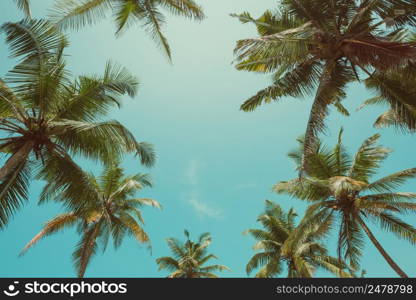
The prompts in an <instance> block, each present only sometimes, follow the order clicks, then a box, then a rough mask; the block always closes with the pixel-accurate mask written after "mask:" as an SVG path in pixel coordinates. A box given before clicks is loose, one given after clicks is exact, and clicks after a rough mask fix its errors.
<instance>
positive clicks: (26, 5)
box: [14, 0, 31, 18]
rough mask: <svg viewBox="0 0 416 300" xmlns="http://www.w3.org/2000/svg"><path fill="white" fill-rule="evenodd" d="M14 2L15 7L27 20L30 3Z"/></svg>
mask: <svg viewBox="0 0 416 300" xmlns="http://www.w3.org/2000/svg"><path fill="white" fill-rule="evenodd" d="M14 2H16V5H17V7H18V8H19V9H20V10H21V11H23V12H24V14H25V16H26V17H27V18H30V17H31V12H30V1H29V0H14Z"/></svg>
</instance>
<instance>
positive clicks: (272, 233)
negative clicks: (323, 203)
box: [245, 200, 351, 278]
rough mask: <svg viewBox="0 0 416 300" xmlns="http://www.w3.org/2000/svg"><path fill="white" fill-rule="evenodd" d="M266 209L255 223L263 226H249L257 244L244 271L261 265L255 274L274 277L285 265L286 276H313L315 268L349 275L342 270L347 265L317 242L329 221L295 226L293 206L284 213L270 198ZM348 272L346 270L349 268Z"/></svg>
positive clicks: (326, 229) (343, 275) (327, 227)
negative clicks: (329, 253) (255, 227)
mask: <svg viewBox="0 0 416 300" xmlns="http://www.w3.org/2000/svg"><path fill="white" fill-rule="evenodd" d="M265 207H266V208H265V212H264V213H263V214H262V215H260V216H259V218H258V222H260V224H261V225H262V227H263V229H249V230H247V231H246V232H245V233H246V234H250V235H251V236H252V237H254V239H256V241H257V243H256V244H255V246H254V250H257V251H261V252H258V253H256V254H255V255H254V256H253V257H252V258H251V259H250V261H249V262H248V264H247V267H246V271H247V274H250V273H251V272H252V271H253V270H255V269H258V268H260V270H259V271H258V272H257V274H256V277H260V278H264V277H276V276H278V275H279V274H281V273H282V272H283V269H284V265H286V267H287V272H288V273H287V277H290V278H291V277H304V278H310V277H313V275H314V273H315V271H316V270H317V269H318V268H321V269H323V270H326V271H328V272H331V273H333V274H335V275H336V276H341V277H351V276H350V275H349V273H347V272H346V271H344V269H346V264H345V263H343V262H340V261H339V260H338V259H337V258H334V257H331V256H329V255H328V251H327V249H326V248H325V246H324V245H323V244H322V243H321V242H320V240H322V239H323V238H324V237H325V236H326V234H327V232H328V230H329V229H330V222H321V223H315V224H313V226H308V228H307V229H305V228H302V227H299V228H300V229H301V230H298V229H297V225H296V221H295V219H296V217H297V214H296V212H295V210H294V209H293V208H291V209H290V210H289V211H288V212H287V213H286V212H285V211H284V210H283V209H282V208H281V207H280V206H279V205H277V204H275V203H273V202H272V201H268V200H267V201H266V205H265ZM348 271H349V270H348Z"/></svg>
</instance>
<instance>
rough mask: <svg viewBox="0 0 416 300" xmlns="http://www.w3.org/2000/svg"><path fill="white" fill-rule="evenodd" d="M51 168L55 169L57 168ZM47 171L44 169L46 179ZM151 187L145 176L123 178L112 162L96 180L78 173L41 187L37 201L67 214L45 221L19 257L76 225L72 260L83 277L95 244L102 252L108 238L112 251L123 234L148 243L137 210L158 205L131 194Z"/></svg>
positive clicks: (139, 211)
mask: <svg viewBox="0 0 416 300" xmlns="http://www.w3.org/2000/svg"><path fill="white" fill-rule="evenodd" d="M55 167H56V168H58V169H59V167H61V166H59V165H56V166H55ZM49 170H50V169H48V170H46V169H45V170H44V173H45V175H46V177H47V176H48V171H49ZM63 171H64V170H63ZM151 185H152V184H151V181H150V180H149V176H148V175H147V174H135V175H131V176H126V175H125V174H124V171H123V169H122V168H120V167H119V166H118V164H116V163H112V164H109V165H107V166H106V168H105V170H104V172H103V174H102V175H101V176H99V177H95V176H94V175H93V174H90V173H86V172H83V171H80V172H79V173H78V174H77V177H76V178H67V182H66V184H65V185H60V184H51V185H49V186H47V187H45V188H44V189H43V192H42V194H41V198H40V202H41V203H42V202H45V201H50V200H55V201H58V202H62V203H64V204H66V207H67V209H68V211H67V212H66V213H63V214H60V215H58V216H56V217H55V218H53V219H52V220H50V221H48V222H47V223H46V224H45V226H44V227H43V229H42V230H41V231H40V232H39V233H38V234H37V235H36V236H35V237H34V238H33V239H32V240H31V241H30V242H29V243H28V244H27V245H26V246H25V247H24V249H23V251H22V253H21V254H24V253H25V252H26V251H27V250H28V249H29V248H31V247H32V246H33V245H34V244H35V243H37V242H38V241H39V240H40V239H42V238H43V237H45V236H48V235H51V234H53V233H56V232H59V231H61V230H64V229H65V228H67V227H74V226H76V227H77V228H78V232H79V234H80V235H81V240H80V241H79V243H78V244H77V246H76V247H75V251H74V253H73V260H74V265H75V267H76V270H77V273H78V276H79V277H84V274H85V270H86V269H87V266H88V265H89V263H90V261H91V258H92V257H93V255H94V254H95V253H96V252H97V249H98V246H99V244H100V246H101V248H102V249H103V251H105V249H106V246H107V244H108V242H109V239H110V238H111V237H112V239H113V242H114V247H115V248H118V247H119V246H120V245H121V244H122V242H123V238H124V237H125V235H126V234H129V235H132V236H134V237H135V238H136V240H137V241H138V242H139V243H148V242H149V237H148V235H147V234H146V232H145V231H144V230H143V228H142V224H144V220H143V218H142V212H141V210H140V208H141V207H143V206H144V205H150V206H153V207H156V208H161V206H160V204H159V203H158V202H157V201H155V200H153V199H148V198H136V196H135V195H136V193H137V192H138V191H140V190H141V189H143V188H144V187H149V186H151Z"/></svg>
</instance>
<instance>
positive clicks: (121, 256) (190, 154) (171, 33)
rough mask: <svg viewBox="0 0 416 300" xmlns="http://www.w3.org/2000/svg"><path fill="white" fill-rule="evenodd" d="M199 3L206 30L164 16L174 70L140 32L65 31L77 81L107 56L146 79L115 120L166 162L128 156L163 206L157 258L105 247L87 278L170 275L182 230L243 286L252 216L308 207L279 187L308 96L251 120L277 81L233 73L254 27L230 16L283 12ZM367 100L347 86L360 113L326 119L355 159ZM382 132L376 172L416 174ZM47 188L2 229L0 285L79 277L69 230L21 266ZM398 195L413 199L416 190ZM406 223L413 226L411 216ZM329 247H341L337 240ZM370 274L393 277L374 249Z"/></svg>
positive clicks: (131, 245) (5, 63) (149, 221)
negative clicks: (205, 236) (240, 45)
mask: <svg viewBox="0 0 416 300" xmlns="http://www.w3.org/2000/svg"><path fill="white" fill-rule="evenodd" d="M53 2H54V1H53V0H32V6H33V12H34V16H35V17H42V16H44V15H45V13H46V11H47V8H48V7H51V4H52V3H53ZM199 2H200V3H202V5H203V7H204V8H205V11H206V15H207V16H208V18H207V19H206V20H205V21H203V22H202V23H200V24H199V23H193V22H190V21H187V20H185V19H182V18H177V17H169V18H168V27H167V31H166V32H167V36H168V38H169V41H170V43H171V46H172V49H173V60H174V63H173V65H171V64H169V63H168V61H167V59H166V58H165V57H164V56H163V54H162V52H161V51H159V50H158V49H157V48H156V46H155V44H154V43H153V42H152V41H151V40H150V39H149V38H148V37H147V36H146V34H145V33H144V31H143V30H142V29H141V28H140V27H139V26H137V27H132V28H131V29H130V30H129V31H127V32H126V34H124V35H123V36H122V37H121V38H118V39H115V38H114V37H113V33H114V30H115V27H114V25H113V24H112V23H111V22H110V20H109V21H106V22H102V23H100V24H99V25H97V26H93V27H88V28H85V29H83V30H82V31H80V32H78V33H77V32H70V34H69V37H70V41H71V46H70V47H69V49H68V50H67V52H66V53H67V54H68V55H69V57H68V65H69V67H70V69H71V70H72V72H73V74H74V75H79V74H91V73H100V72H102V71H103V70H104V66H105V63H106V61H107V60H108V59H111V60H113V61H116V62H118V63H120V64H122V65H124V66H126V67H128V68H129V70H130V71H131V72H132V73H133V74H135V75H137V76H138V77H139V78H140V81H141V87H140V93H139V95H138V96H137V97H136V99H134V100H130V99H126V102H125V105H124V106H123V107H122V109H121V110H118V111H114V112H113V114H112V116H110V118H115V119H118V120H119V121H121V122H122V123H123V124H125V125H126V126H127V127H128V128H129V129H131V130H132V131H133V132H134V133H135V135H136V136H137V137H138V138H139V139H140V140H144V141H148V142H151V143H153V144H154V145H155V147H156V150H157V155H158V161H157V165H156V166H155V167H154V168H152V169H150V170H146V169H145V168H143V167H141V166H140V165H139V163H138V162H137V161H136V160H133V159H131V158H130V159H127V160H126V162H125V166H126V168H127V170H128V171H129V172H131V173H133V172H149V173H151V174H152V176H153V178H154V181H155V187H154V188H153V189H148V190H145V191H143V193H142V195H143V196H146V197H152V198H154V199H157V200H158V201H160V202H161V203H162V204H163V206H164V210H163V211H156V210H154V209H145V211H144V218H145V220H146V230H147V232H148V233H149V235H150V237H151V239H152V246H153V250H152V252H151V253H150V252H149V251H148V250H147V249H145V248H144V247H142V246H140V245H138V244H137V243H136V242H135V241H134V240H133V239H126V240H125V243H124V244H123V246H122V247H121V248H120V249H119V250H117V251H116V252H115V251H114V250H113V249H112V248H111V247H109V248H108V249H107V252H106V253H105V254H103V255H102V254H101V253H99V254H98V255H97V256H96V257H94V259H93V260H92V263H91V264H90V266H89V268H88V269H87V273H86V276H88V277H159V276H166V273H163V272H158V271H157V266H156V263H155V261H154V260H155V258H157V257H159V256H165V255H169V254H170V253H169V251H168V248H167V246H166V243H165V238H167V237H179V238H182V237H183V229H184V228H187V229H189V230H190V231H191V235H193V236H194V237H196V236H197V235H199V234H200V233H202V232H206V231H208V232H211V233H212V236H213V243H212V246H211V252H213V253H215V254H216V255H217V256H219V263H221V264H225V265H227V266H229V267H230V268H231V269H232V272H228V273H224V274H223V276H227V277H245V276H246V274H245V271H244V269H245V264H246V262H247V261H248V259H249V258H250V256H251V255H252V254H253V251H252V249H251V246H252V245H253V240H252V239H251V238H249V237H247V236H243V235H242V232H243V231H244V230H245V229H248V228H253V227H255V226H257V225H256V217H257V215H258V214H259V213H260V212H261V211H262V208H263V202H264V200H265V199H271V200H275V201H277V202H278V203H279V204H281V205H283V206H284V207H285V208H289V207H290V206H294V207H295V208H296V209H297V210H298V211H299V212H300V213H301V212H303V210H304V208H305V203H303V202H301V201H299V200H294V199H290V198H288V197H285V196H279V195H275V194H273V193H272V192H271V187H272V185H273V184H275V183H276V182H278V181H280V180H287V179H291V178H293V177H295V176H296V173H295V171H294V165H293V164H292V162H291V161H290V160H289V159H288V158H287V157H286V153H287V152H288V151H289V150H291V149H292V148H294V147H295V146H296V143H295V139H296V137H298V136H299V135H301V134H303V133H304V130H305V126H306V121H307V117H308V114H309V110H310V105H311V101H310V100H311V99H304V100H299V99H292V98H287V99H282V100H281V101H280V102H279V103H273V104H270V105H266V106H264V107H262V108H260V109H258V110H256V111H255V112H252V113H244V112H241V111H239V105H240V104H241V103H242V102H243V101H244V100H245V99H246V98H248V97H249V96H251V95H253V94H254V93H256V92H257V91H258V90H259V89H261V88H263V87H265V86H266V85H267V84H268V82H269V78H268V77H267V76H264V75H255V74H250V73H245V72H238V71H236V70H235V69H234V68H233V66H232V64H231V63H232V59H233V48H234V45H235V41H236V40H238V39H241V38H245V37H251V36H254V35H255V30H254V28H253V27H252V26H250V25H242V24H240V23H239V22H238V20H236V19H234V18H231V17H229V14H230V13H240V12H243V11H250V12H251V13H252V14H253V15H254V16H258V15H260V14H261V12H263V11H264V10H265V9H268V8H273V7H275V5H276V2H277V1H276V0H262V1H258V0H205V1H199ZM21 16H22V14H21V13H20V12H18V11H17V10H16V7H15V6H14V3H13V1H11V0H2V1H1V4H0V23H3V22H6V21H17V20H19V18H20V17H21ZM3 41H4V36H1V42H0V55H1V65H0V74H1V75H0V76H3V75H4V74H5V73H6V72H7V71H8V70H9V69H10V68H11V67H12V66H13V64H14V61H13V60H12V59H10V58H8V54H9V52H8V49H7V47H6V45H5V44H4V42H3ZM369 96H370V94H369V93H367V92H366V91H365V90H364V89H363V88H361V87H360V86H359V85H354V86H351V88H350V89H349V97H348V99H347V100H346V101H345V104H346V106H347V107H348V108H349V109H351V111H352V112H353V114H352V116H351V117H349V118H345V117H342V116H341V115H339V114H338V113H337V112H332V114H331V117H330V118H329V120H328V121H327V124H328V133H327V136H326V137H325V140H326V141H327V142H328V143H331V144H332V143H333V142H334V141H335V138H336V135H337V132H338V130H339V128H340V126H344V127H345V143H346V145H347V146H348V148H349V149H350V150H351V151H355V150H356V148H357V147H358V146H359V144H360V143H361V142H362V141H363V140H364V139H365V138H367V137H368V136H370V135H373V134H374V133H376V132H377V131H376V130H375V129H374V128H372V123H373V121H374V120H375V118H376V116H377V114H378V113H380V112H382V111H383V108H378V107H372V108H370V109H367V110H365V111H360V112H354V111H355V108H357V107H358V106H359V105H360V103H361V102H362V101H363V100H365V99H366V98H368V97H369ZM381 133H382V143H383V144H384V145H385V146H389V147H391V148H393V149H394V150H395V151H394V152H393V154H392V155H391V156H390V158H389V159H388V160H387V161H386V163H385V164H384V167H383V168H382V169H381V170H380V175H385V174H387V173H391V172H394V171H398V170H401V169H405V168H409V167H413V166H414V165H415V160H416V159H415V155H414V149H415V146H416V140H415V137H414V136H411V135H402V134H401V133H399V132H397V131H395V130H393V129H386V130H382V131H381ZM84 167H85V168H86V169H93V170H94V171H97V172H99V171H100V167H99V165H94V164H93V163H91V162H88V163H86V164H85V166H84ZM41 185H42V183H40V182H33V185H32V189H31V191H32V192H31V199H30V203H29V204H28V205H26V206H25V207H24V209H22V210H21V211H20V212H19V213H18V214H17V215H16V216H15V218H14V219H13V220H12V222H10V224H9V226H8V227H7V228H6V229H5V230H4V231H2V232H0V240H1V246H0V253H1V255H0V266H1V268H0V276H2V277H72V276H75V273H74V270H73V267H72V262H71V253H72V251H73V247H74V246H75V244H76V242H77V241H78V236H77V234H76V232H75V231H73V230H67V231H66V232H64V233H60V234H56V235H54V236H52V237H48V238H46V239H44V240H42V241H41V242H40V243H39V244H38V245H37V246H36V247H34V248H33V249H32V250H31V251H29V252H28V253H27V254H26V256H24V257H22V258H18V257H17V254H18V253H19V251H20V250H21V248H22V247H23V246H24V244H25V243H26V242H27V241H29V240H30V239H31V238H32V237H33V236H34V235H35V234H36V233H37V232H38V231H39V230H40V229H41V225H42V223H43V222H45V221H47V220H48V219H50V218H52V217H53V216H54V215H55V214H56V213H58V212H59V211H61V209H60V207H59V206H56V205H53V204H49V205H43V206H37V205H36V202H37V197H38V193H39V190H40V188H41ZM402 191H409V192H410V191H413V192H415V191H416V186H415V184H414V182H410V183H409V184H407V185H405V186H404V187H403V189H402ZM412 218H413V217H412ZM409 220H410V222H411V223H413V224H415V222H412V220H411V218H410V217H409ZM413 220H414V218H413ZM370 225H373V224H370ZM372 228H373V229H374V232H375V233H376V234H377V235H378V236H379V238H380V241H381V242H382V244H383V245H385V247H386V249H387V250H388V251H390V253H391V254H392V256H393V258H394V259H396V261H397V262H398V263H399V265H401V266H402V267H403V268H404V270H405V271H407V272H408V274H410V275H412V276H416V263H415V262H414V260H409V258H410V257H413V256H414V248H412V247H411V246H410V245H408V244H406V243H404V242H401V241H398V240H396V239H394V238H393V237H392V236H391V235H389V234H385V233H381V232H380V231H378V230H377V229H376V228H377V227H376V226H372ZM333 240H334V239H333ZM330 244H331V245H332V247H331V248H332V250H335V247H334V246H333V244H334V242H333V241H331V242H330ZM333 253H335V251H333ZM363 268H364V269H366V270H367V273H368V276H369V277H376V276H378V277H388V276H394V275H395V274H394V273H393V271H391V270H390V268H389V266H388V265H387V263H385V262H384V260H383V259H382V257H381V256H380V255H379V254H378V252H377V251H376V250H375V249H374V247H373V245H372V244H370V243H367V246H366V250H365V253H364V256H363ZM320 275H322V276H325V275H326V274H320Z"/></svg>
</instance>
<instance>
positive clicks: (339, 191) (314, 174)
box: [274, 130, 416, 277]
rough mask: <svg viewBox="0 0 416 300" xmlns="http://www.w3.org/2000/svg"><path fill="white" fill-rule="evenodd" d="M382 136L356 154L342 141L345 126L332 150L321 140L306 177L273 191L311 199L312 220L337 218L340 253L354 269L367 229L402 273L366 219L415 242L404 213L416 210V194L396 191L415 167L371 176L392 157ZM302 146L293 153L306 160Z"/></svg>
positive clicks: (414, 232)
mask: <svg viewBox="0 0 416 300" xmlns="http://www.w3.org/2000/svg"><path fill="white" fill-rule="evenodd" d="M379 138H380V136H379V135H378V134H376V135H374V136H372V137H370V138H368V139H366V140H365V141H364V142H363V144H362V145H361V147H360V148H359V149H358V151H357V153H356V154H355V156H354V157H353V158H352V157H351V156H350V155H349V154H348V153H347V152H346V151H345V148H344V146H343V143H342V130H341V131H340V134H339V138H338V142H337V144H336V145H335V147H334V148H333V149H330V148H328V147H325V146H323V145H321V144H320V143H319V145H318V146H317V148H316V149H315V151H314V155H311V156H310V157H309V158H308V159H309V162H308V168H307V169H306V176H305V177H304V178H297V179H293V180H291V181H288V182H280V183H278V184H277V185H276V186H275V188H274V190H275V191H276V192H278V193H285V194H289V195H291V196H294V197H296V198H299V199H302V200H307V201H310V202H311V205H310V206H309V208H308V211H307V213H306V216H307V218H310V219H311V220H313V219H316V220H326V219H328V220H332V218H336V220H337V221H338V255H339V257H343V259H344V260H346V261H348V262H349V263H350V264H351V266H352V267H353V268H354V269H357V268H358V267H359V259H360V256H361V251H362V249H363V247H364V236H363V233H365V234H366V235H367V236H368V238H369V239H370V241H371V242H372V243H373V244H374V246H375V247H376V248H377V250H378V251H379V252H380V254H381V255H382V256H383V257H384V259H385V260H386V261H387V263H388V264H389V265H390V266H391V267H392V268H393V270H394V271H395V272H396V273H397V274H399V275H400V276H401V277H407V275H406V273H405V272H404V271H403V270H402V269H401V268H400V267H399V266H398V265H397V263H396V262H395V261H394V260H393V259H392V257H391V256H390V254H388V253H387V251H386V250H385V249H384V248H383V246H382V245H381V244H380V242H379V241H378V240H377V238H376V237H375V235H374V234H373V232H372V231H371V229H370V228H369V227H368V225H367V221H373V222H374V223H378V224H379V225H380V227H381V228H382V229H383V230H385V231H389V232H391V233H393V234H394V235H395V236H396V237H397V238H400V239H404V240H407V241H409V242H410V243H412V244H415V243H416V229H415V228H414V227H413V226H412V225H410V224H407V223H406V222H405V221H404V220H402V219H401V218H400V215H403V214H406V213H414V212H416V203H414V201H413V199H415V198H416V193H403V192H397V189H398V187H400V185H402V184H403V183H405V181H406V180H408V179H411V178H415V177H416V168H411V169H407V170H403V171H399V172H396V173H394V174H391V175H388V176H385V177H382V178H380V179H377V180H375V181H372V180H371V177H372V176H373V175H374V174H375V173H376V171H377V169H378V168H379V167H380V165H381V162H382V161H383V160H384V159H386V158H387V156H388V154H389V152H390V150H389V149H387V148H384V147H382V146H378V145H377V141H378V140H379ZM299 142H300V145H301V146H300V148H299V149H298V150H297V151H294V152H291V153H290V154H289V156H290V157H291V158H292V159H294V160H295V162H296V163H297V165H298V166H300V164H301V160H302V151H303V149H302V148H303V139H300V140H299Z"/></svg>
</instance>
